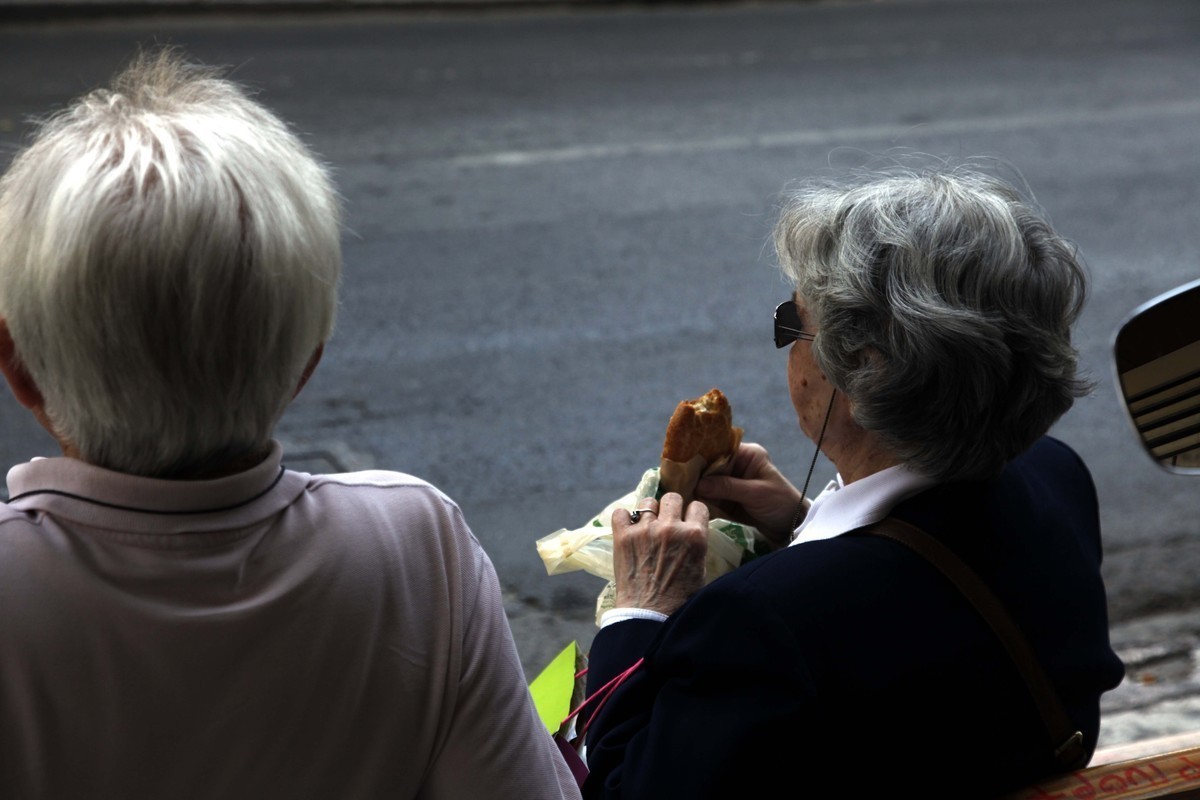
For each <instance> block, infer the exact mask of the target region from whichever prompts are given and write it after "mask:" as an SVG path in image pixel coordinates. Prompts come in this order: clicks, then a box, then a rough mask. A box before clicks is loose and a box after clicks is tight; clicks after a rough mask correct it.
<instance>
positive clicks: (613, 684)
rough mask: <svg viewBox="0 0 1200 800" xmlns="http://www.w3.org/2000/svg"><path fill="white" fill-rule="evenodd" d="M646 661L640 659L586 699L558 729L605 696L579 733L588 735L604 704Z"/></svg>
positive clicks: (579, 675) (582, 673) (577, 676)
mask: <svg viewBox="0 0 1200 800" xmlns="http://www.w3.org/2000/svg"><path fill="white" fill-rule="evenodd" d="M645 660H646V659H644V658H639V659H638V660H637V661H635V662H633V666H631V667H630V668H629V669H627V670H625V671H624V672H622V673H620V674H619V675H617V676H616V677H614V678H613V679H612V680H610V681H609V682H608V683H606V684H604V685H603V686H601V687H600V688H599V689H597V690H596V691H594V692H592V693H591V695H590V696H588V697H586V698H584V700H583V702H582V703H580V704H579V705H578V706H576V708H575V710H574V711H572V712H571V713H570V714H567V716H566V718H565V719H563V721H562V723H561V724H560V725H559V726H558V727H559V728H560V729H561V728H562V726H563V725H566V724H567V722H568V721H569V720H570V719H571V718H572V717H574V716H575V715H577V714H578V713H579V712H580V711H582V710H583V707H584V706H586V705H587V704H588V703H590V702H592V701H593V700H595V699H596V698H597V697H600V696H601V695H603V697H601V698H600V705H598V706H596V710H595V711H594V712H593V713H592V715H591V716H590V717H588V721H587V724H586V725H584V726H583V730H581V731H580V732H579V736H583V735H584V734H585V733H587V729H588V725H591V724H592V720H593V719H595V717H596V714H599V713H600V709H602V708H604V704H605V703H607V702H608V698H609V696H610V695H611V694H612V693H613V692H614V691H616V689H617V687H618V686H620V685H621V684H622V683H624V682H625V679H626V678H628V677H629V676H630V675H632V674H633V672H634V670H636V669H637V668H638V667H640V666H641V665H642V662H644V661H645ZM586 672H587V670H586V669H585V670H583V672H580V673H579V674H578V675H576V676H575V677H576V678H579V677H581V676H582V675H584V674H585V673H586Z"/></svg>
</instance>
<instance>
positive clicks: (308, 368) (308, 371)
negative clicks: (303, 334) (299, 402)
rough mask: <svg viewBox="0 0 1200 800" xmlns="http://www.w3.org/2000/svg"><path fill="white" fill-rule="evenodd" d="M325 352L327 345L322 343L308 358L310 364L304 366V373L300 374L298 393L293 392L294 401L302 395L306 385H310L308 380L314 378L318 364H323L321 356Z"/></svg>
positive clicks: (297, 385)
mask: <svg viewBox="0 0 1200 800" xmlns="http://www.w3.org/2000/svg"><path fill="white" fill-rule="evenodd" d="M324 352H325V343H324V342H321V343H320V344H319V345H317V349H316V350H313V354H312V355H311V356H309V357H308V363H307V364H305V365H304V372H301V373H300V382H299V383H298V384H296V391H294V392H292V399H293V400H294V399H296V395H298V394H300V390H301V389H303V388H304V384H306V383H308V379H309V378H311V377H312V374H313V372H314V371H315V370H316V369H317V364H319V363H321V354H322V353H324Z"/></svg>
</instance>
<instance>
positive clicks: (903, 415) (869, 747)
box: [583, 167, 1123, 798]
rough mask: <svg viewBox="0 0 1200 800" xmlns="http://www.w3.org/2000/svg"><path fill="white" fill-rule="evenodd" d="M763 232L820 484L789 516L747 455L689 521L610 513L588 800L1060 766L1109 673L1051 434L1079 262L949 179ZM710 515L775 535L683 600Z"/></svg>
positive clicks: (1020, 773) (751, 448)
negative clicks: (824, 461)
mask: <svg viewBox="0 0 1200 800" xmlns="http://www.w3.org/2000/svg"><path fill="white" fill-rule="evenodd" d="M775 243H776V249H777V252H778V255H779V259H780V262H781V266H782V270H783V273H784V274H785V276H786V277H787V278H788V279H789V281H790V283H791V284H792V285H793V286H794V288H795V292H794V294H793V295H792V296H791V297H790V298H788V299H787V300H786V301H784V302H783V303H782V304H780V306H779V307H778V308H777V309H776V311H775V343H776V346H777V347H780V348H783V347H787V348H789V350H788V386H789V389H790V394H791V400H792V404H793V406H794V407H795V410H796V415H797V417H798V419H799V424H800V428H801V430H802V431H803V432H804V433H805V435H806V436H808V437H809V438H810V439H812V440H813V441H814V442H815V443H816V444H817V446H818V448H819V450H820V451H822V452H824V453H825V455H826V456H827V457H828V458H829V459H830V460H831V461H832V462H833V464H834V465H835V466H836V468H837V478H836V480H835V481H833V482H831V483H830V484H829V486H828V487H826V488H825V490H824V491H822V492H821V493H820V494H818V495H817V497H816V498H815V500H813V501H811V502H810V501H809V500H808V499H807V498H806V497H805V496H804V494H805V493H804V492H803V491H802V490H798V489H797V488H796V487H795V486H794V485H793V484H792V483H791V482H789V481H788V480H787V479H786V478H785V477H784V476H783V475H782V474H781V473H780V472H779V470H778V469H777V468H776V467H775V466H774V465H773V464H772V462H771V460H770V459H769V457H768V455H767V452H766V450H765V449H764V448H763V447H762V446H760V445H758V444H753V443H745V444H742V445H741V447H740V449H739V450H738V452H737V453H736V456H735V459H734V462H735V463H734V468H733V472H732V474H731V475H730V476H728V477H710V478H707V479H705V480H703V481H702V482H701V484H700V486H699V487H698V489H697V497H698V498H699V500H698V501H696V502H693V503H691V504H690V505H689V506H688V507H687V508H686V509H685V508H683V507H682V503H681V500H680V498H679V496H678V495H673V494H667V495H665V496H664V497H663V498H662V499H661V502H656V501H653V500H644V501H642V505H643V506H644V507H647V508H648V509H650V510H651V511H652V512H655V513H651V514H646V515H642V514H639V515H638V516H639V519H638V520H637V521H636V522H634V521H633V520H632V519H631V518H630V515H629V514H627V513H625V512H622V511H618V512H615V513H614V518H613V528H614V563H615V571H616V604H617V606H618V608H616V609H613V610H610V611H608V612H606V614H605V616H604V618H603V620H602V628H601V630H600V631H599V632H598V633H597V635H596V637H595V640H594V642H593V644H592V647H591V651H590V662H589V672H588V691H589V694H591V695H592V696H593V697H594V698H596V699H597V702H595V703H593V704H594V705H598V706H599V709H598V710H596V711H595V712H593V713H591V716H590V718H589V719H588V720H587V726H588V727H587V735H586V745H587V747H586V754H587V761H588V766H589V768H590V775H589V776H588V778H587V780H586V782H585V783H584V787H583V788H584V795H585V797H625V798H642V797H687V798H699V797H713V798H727V797H765V796H775V795H774V794H773V792H776V791H780V790H779V788H778V787H785V791H784V793H786V794H787V795H788V796H796V797H822V798H824V797H835V796H836V797H877V796H885V795H890V794H892V793H893V792H894V793H896V794H901V793H902V794H904V795H912V794H915V795H917V796H920V797H941V796H945V797H971V798H980V797H992V796H997V795H1000V794H1002V793H1004V792H1006V791H1009V790H1013V789H1016V788H1018V787H1020V786H1022V785H1025V784H1028V783H1030V782H1033V781H1035V780H1036V779H1038V778H1040V777H1043V776H1046V775H1049V774H1052V773H1054V772H1057V771H1063V770H1066V769H1069V768H1071V767H1074V766H1079V765H1082V764H1083V763H1084V762H1085V761H1086V760H1087V759H1088V758H1089V757H1090V754H1091V752H1092V751H1093V750H1094V748H1095V745H1096V740H1097V736H1098V731H1099V698H1100V696H1101V694H1102V693H1103V692H1104V691H1106V690H1108V689H1111V688H1112V687H1114V686H1116V685H1117V684H1118V683H1119V682H1120V680H1121V678H1122V675H1123V667H1122V664H1121V662H1120V660H1119V659H1118V658H1117V656H1116V655H1115V654H1114V653H1113V651H1112V649H1111V647H1110V644H1109V639H1108V624H1107V611H1106V599H1105V589H1104V585H1103V582H1102V579H1101V573H1100V562H1101V543H1100V531H1099V521H1098V509H1097V499H1096V494H1095V489H1094V487H1093V484H1092V481H1091V477H1090V475H1089V473H1088V470H1087V468H1086V467H1085V466H1084V464H1083V462H1082V461H1081V460H1080V459H1079V457H1078V456H1077V455H1076V454H1075V453H1074V452H1073V451H1072V450H1070V449H1069V448H1068V447H1067V446H1066V445H1065V444H1063V443H1062V442H1060V441H1058V440H1056V439H1054V438H1051V437H1049V436H1047V435H1046V434H1047V431H1048V430H1049V428H1050V427H1051V425H1052V424H1053V423H1054V422H1055V421H1056V420H1057V419H1058V418H1059V417H1060V416H1061V415H1062V414H1063V413H1064V412H1065V411H1066V410H1067V409H1068V408H1070V407H1071V405H1072V403H1073V401H1074V399H1075V398H1076V397H1078V396H1080V395H1081V394H1082V393H1083V392H1084V391H1086V388H1087V387H1086V386H1085V385H1084V383H1083V382H1082V381H1081V380H1080V379H1079V378H1078V377H1077V375H1076V353H1075V350H1074V348H1073V347H1072V344H1071V326H1072V323H1073V322H1074V321H1075V319H1076V317H1077V316H1078V314H1079V312H1080V309H1081V306H1082V303H1083V299H1084V289H1085V276H1084V272H1083V269H1082V268H1081V266H1080V264H1079V262H1078V260H1077V258H1076V255H1075V252H1074V250H1073V248H1072V247H1071V246H1070V245H1069V244H1068V243H1067V242H1066V241H1064V240H1063V239H1062V238H1061V237H1059V236H1058V235H1057V234H1056V233H1055V232H1054V231H1053V230H1052V229H1051V227H1050V226H1049V224H1048V223H1047V222H1046V220H1045V219H1044V218H1043V217H1042V216H1041V215H1040V214H1039V213H1038V212H1037V210H1035V208H1034V207H1033V206H1032V204H1031V203H1029V202H1027V201H1025V200H1024V199H1022V197H1021V196H1020V194H1019V193H1018V192H1017V191H1016V190H1015V189H1014V188H1012V187H1011V186H1009V185H1008V184H1006V183H1004V182H1002V181H1000V180H998V179H996V178H994V177H992V176H990V175H988V174H986V173H984V172H982V171H979V170H974V169H966V168H958V169H951V168H944V167H942V168H937V169H932V170H928V171H912V170H896V171H891V172H886V173H880V174H875V175H863V176H860V177H859V178H857V179H856V180H854V181H852V182H850V183H848V184H842V185H834V184H824V185H816V184H814V185H811V186H809V187H807V188H805V189H802V190H801V191H799V192H798V193H796V195H795V196H794V198H793V200H792V202H791V203H790V205H789V206H788V207H787V208H786V210H785V211H784V213H783V214H782V217H781V219H780V220H779V223H778V226H777V228H776V236H775ZM814 460H815V456H814ZM810 475H811V471H810ZM700 501H704V502H700ZM706 503H707V504H709V505H712V506H714V507H719V508H721V509H722V510H723V511H725V512H728V515H729V516H731V517H734V518H736V519H738V520H739V521H742V522H747V523H750V524H753V525H755V526H757V527H758V528H759V529H760V530H761V531H762V532H763V533H764V534H766V535H767V536H768V537H770V538H771V539H773V541H774V542H775V543H776V544H777V545H778V550H777V551H776V552H774V553H771V554H770V555H767V556H764V557H760V558H759V559H756V560H755V561H753V562H751V563H750V564H748V565H745V566H743V567H742V568H741V569H739V570H735V571H734V572H733V573H730V574H729V575H726V576H723V577H722V578H718V579H717V580H715V581H713V582H712V583H710V584H708V585H707V586H705V585H704V575H703V569H704V568H703V558H704V552H705V547H706V528H707V522H708V517H709V509H708V507H707V506H706ZM897 531H904V533H903V536H901V537H900V538H899V539H898V538H895V535H898V534H896V532H897ZM889 532H890V533H889ZM893 534H895V535H893ZM930 541H932V545H929V542H930ZM922 542H924V543H926V544H921V543H922ZM906 545H907V546H906ZM914 547H916V548H917V549H912V548H914ZM923 548H924V549H923ZM931 550H938V551H940V552H941V553H942V554H943V555H941V556H938V557H937V558H935V557H934V556H935V555H937V554H936V553H932V552H930V551H931ZM947 552H948V553H949V556H948V557H947V556H946V555H945V553H947ZM947 562H950V563H947ZM961 572H965V573H966V574H967V575H968V576H973V581H974V583H973V586H975V588H972V589H971V591H967V590H966V589H965V588H963V587H964V585H965V584H967V583H968V581H966V580H963V579H961V578H960V577H959V574H960V573H961ZM980 586H981V587H982V588H979V587H980ZM983 597H985V598H987V601H986V602H985V601H984V600H981V598H983ZM989 603H990V604H991V605H994V606H999V607H1000V608H1001V609H1002V611H995V609H992V608H985V606H987V605H989ZM1001 618H1002V619H1003V620H1004V622H997V620H998V619H1001ZM1008 624H1011V625H1012V627H1013V628H1015V629H1016V630H1017V631H1018V634H1017V635H1015V636H1012V635H1010V634H1009V633H1005V632H1003V631H1002V629H1003V628H1004V627H1005V625H1008ZM993 626H995V627H993ZM998 631H1000V634H999V635H998ZM1014 642H1015V643H1014ZM1021 646H1023V647H1024V648H1026V652H1029V653H1031V654H1032V655H1031V656H1029V657H1028V659H1026V660H1027V661H1028V662H1031V663H1022V659H1021V658H1020V652H1019V651H1020V647H1021ZM1014 653H1015V654H1016V655H1014ZM1023 670H1024V671H1023ZM1030 676H1035V677H1037V678H1038V679H1040V683H1039V682H1038V680H1035V679H1034V677H1030ZM1046 698H1049V699H1046ZM586 711H590V706H585V713H586ZM1055 711H1056V712H1057V717H1055V716H1054V713H1052V712H1055ZM1056 725H1057V726H1060V730H1059V731H1057V732H1056V729H1055V726H1056ZM1061 726H1066V727H1065V729H1061ZM1061 730H1065V732H1066V734H1065V735H1063V734H1062V732H1061Z"/></svg>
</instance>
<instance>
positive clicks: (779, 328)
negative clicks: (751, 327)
mask: <svg viewBox="0 0 1200 800" xmlns="http://www.w3.org/2000/svg"><path fill="white" fill-rule="evenodd" d="M801 327H803V323H802V322H800V311H799V309H797V308H796V302H795V301H794V300H784V301H783V302H782V303H780V304H779V305H778V306H776V307H775V346H776V347H787V346H788V345H789V344H791V343H792V342H794V341H796V340H797V339H804V340H806V341H809V342H811V341H812V340H813V339H815V338H817V337H816V334H813V333H805V332H804V331H802V330H800V328H801Z"/></svg>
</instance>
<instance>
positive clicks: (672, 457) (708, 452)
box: [659, 389, 742, 508]
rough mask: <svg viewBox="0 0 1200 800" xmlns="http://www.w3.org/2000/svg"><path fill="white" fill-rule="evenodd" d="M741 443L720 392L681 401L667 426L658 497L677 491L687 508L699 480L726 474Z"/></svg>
mask: <svg viewBox="0 0 1200 800" xmlns="http://www.w3.org/2000/svg"><path fill="white" fill-rule="evenodd" d="M741 441H742V429H741V428H738V427H735V426H734V424H733V409H732V408H731V407H730V405H729V400H728V399H726V397H725V395H724V394H722V393H721V390H720V389H710V390H709V391H708V392H707V393H706V394H703V395H701V396H700V397H697V398H694V399H691V400H683V401H681V402H680V403H679V405H678V406H676V407H675V413H674V414H672V415H671V419H670V421H669V422H668V423H667V435H666V439H665V441H664V442H663V451H662V461H661V463H660V465H659V488H660V494H661V493H662V492H678V493H679V494H680V495H682V496H683V505H684V508H687V504H688V503H690V502H691V501H692V500H693V498H694V495H695V490H696V483H697V482H698V481H699V480H700V478H702V477H704V476H705V475H720V474H724V473H726V472H728V471H729V467H730V463H731V461H732V459H733V454H734V452H735V451H736V450H737V448H738V445H739V444H741Z"/></svg>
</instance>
